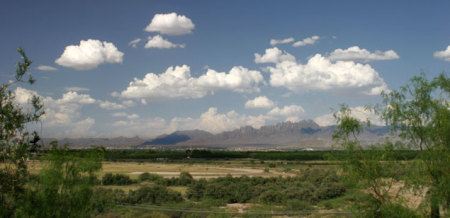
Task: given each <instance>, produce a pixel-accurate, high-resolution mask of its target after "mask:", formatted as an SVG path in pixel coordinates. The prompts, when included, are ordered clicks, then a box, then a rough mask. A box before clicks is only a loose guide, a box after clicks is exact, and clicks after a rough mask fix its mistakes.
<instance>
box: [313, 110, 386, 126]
mask: <svg viewBox="0 0 450 218" xmlns="http://www.w3.org/2000/svg"><path fill="white" fill-rule="evenodd" d="M350 110H351V111H352V113H351V116H352V117H354V118H356V119H358V120H360V121H362V122H364V121H366V120H367V119H369V120H370V122H371V123H372V124H375V125H379V126H383V125H384V122H383V121H382V120H381V119H380V117H379V116H377V115H376V114H374V113H373V112H371V111H368V110H366V109H365V108H364V107H362V106H358V107H352V108H350ZM314 122H316V123H317V124H319V125H320V126H331V125H336V120H335V119H334V117H333V113H328V114H325V115H322V116H319V117H316V118H315V119H314Z"/></svg>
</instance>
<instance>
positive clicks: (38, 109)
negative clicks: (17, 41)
mask: <svg viewBox="0 0 450 218" xmlns="http://www.w3.org/2000/svg"><path fill="white" fill-rule="evenodd" d="M17 51H18V52H19V53H20V55H21V56H22V60H21V61H19V62H18V63H17V67H16V73H15V80H14V81H12V82H9V83H7V84H3V85H1V86H0V216H2V217H8V216H12V215H13V213H14V211H15V209H16V208H17V207H18V200H19V199H20V197H21V196H22V195H23V193H24V190H25V184H26V182H27V178H28V171H27V165H26V160H27V159H28V158H29V156H30V139H31V138H32V139H37V138H38V136H37V133H36V132H33V133H31V134H30V133H29V132H28V131H27V129H26V126H27V124H29V123H33V122H37V121H39V118H40V117H41V116H42V115H43V114H44V111H43V109H42V107H43V105H42V103H41V100H40V99H39V97H37V96H33V97H32V98H31V100H30V106H29V109H28V110H25V109H23V108H22V107H20V105H19V104H18V103H17V102H16V101H15V95H14V94H13V92H12V91H11V87H12V86H13V85H15V84H17V83H29V84H33V83H34V79H33V77H32V76H31V75H30V74H27V72H28V70H29V69H30V65H31V63H32V61H31V60H30V59H28V57H27V56H26V54H25V52H24V51H23V50H22V49H21V48H19V49H17ZM26 77H28V79H26ZM33 141H35V142H34V144H36V140H33Z"/></svg>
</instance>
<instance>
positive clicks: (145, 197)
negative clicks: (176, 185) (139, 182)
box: [127, 185, 183, 205]
mask: <svg viewBox="0 0 450 218" xmlns="http://www.w3.org/2000/svg"><path fill="white" fill-rule="evenodd" d="M182 201H183V198H182V197H181V194H180V193H178V192H175V191H172V190H169V189H167V187H165V186H161V185H156V186H153V187H141V188H139V189H138V190H136V191H130V193H129V194H128V199H127V203H131V204H142V203H150V204H156V205H161V204H163V203H176V202H182Z"/></svg>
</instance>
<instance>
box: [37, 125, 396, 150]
mask: <svg viewBox="0 0 450 218" xmlns="http://www.w3.org/2000/svg"><path fill="white" fill-rule="evenodd" d="M335 128H336V126H319V125H318V124H317V123H315V122H314V121H312V120H303V121H300V122H289V121H288V122H281V123H277V124H274V125H267V126H262V127H261V128H253V127H251V126H244V127H241V128H239V129H235V130H232V131H226V132H222V133H218V134H212V133H209V132H207V131H202V130H186V131H176V132H173V133H171V134H164V135H160V136H158V137H156V138H154V139H150V140H144V139H142V138H139V137H133V138H127V137H117V138H76V139H74V138H65V139H60V140H59V143H60V144H64V143H68V144H69V145H70V146H71V147H72V146H73V147H80V146H90V145H98V146H100V145H101V146H107V147H130V146H132V147H136V146H137V147H146V146H162V147H165V148H225V149H239V148H242V149H272V148H278V149H329V148H331V145H332V139H331V136H332V134H333V130H334V129H335ZM385 136H388V129H387V127H384V126H375V125H372V126H371V127H370V128H368V127H365V128H364V131H363V133H362V134H361V135H360V137H359V139H360V140H361V141H362V142H363V143H367V144H368V143H374V142H378V141H381V140H382V139H383V138H384V137H385ZM51 140H52V139H45V142H46V143H48V142H50V141H51Z"/></svg>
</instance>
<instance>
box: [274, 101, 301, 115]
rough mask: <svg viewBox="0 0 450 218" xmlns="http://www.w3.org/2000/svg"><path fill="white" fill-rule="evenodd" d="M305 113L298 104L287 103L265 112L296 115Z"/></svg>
mask: <svg viewBox="0 0 450 218" xmlns="http://www.w3.org/2000/svg"><path fill="white" fill-rule="evenodd" d="M304 113H305V109H303V107H302V106H299V105H295V104H293V105H288V106H284V107H283V108H279V107H276V108H274V109H272V110H271V111H269V113H267V114H268V115H270V116H284V117H298V116H300V115H302V114H304Z"/></svg>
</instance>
